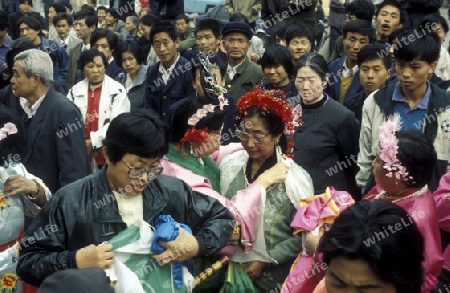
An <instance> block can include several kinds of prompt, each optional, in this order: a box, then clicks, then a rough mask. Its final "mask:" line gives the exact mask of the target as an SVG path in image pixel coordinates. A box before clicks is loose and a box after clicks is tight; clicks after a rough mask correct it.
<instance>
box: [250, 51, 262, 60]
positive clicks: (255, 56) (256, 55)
mask: <svg viewBox="0 0 450 293" xmlns="http://www.w3.org/2000/svg"><path fill="white" fill-rule="evenodd" d="M250 59H251V60H252V61H253V62H258V61H259V59H261V56H259V55H258V54H256V53H251V54H250Z"/></svg>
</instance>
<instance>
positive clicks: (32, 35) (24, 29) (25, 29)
mask: <svg viewBox="0 0 450 293" xmlns="http://www.w3.org/2000/svg"><path fill="white" fill-rule="evenodd" d="M19 31H20V36H21V37H25V38H27V39H29V40H30V41H31V42H32V43H33V44H35V43H36V42H37V39H38V38H39V31H35V30H34V29H32V28H30V27H29V26H28V25H26V24H25V23H23V22H22V23H21V24H20V25H19Z"/></svg>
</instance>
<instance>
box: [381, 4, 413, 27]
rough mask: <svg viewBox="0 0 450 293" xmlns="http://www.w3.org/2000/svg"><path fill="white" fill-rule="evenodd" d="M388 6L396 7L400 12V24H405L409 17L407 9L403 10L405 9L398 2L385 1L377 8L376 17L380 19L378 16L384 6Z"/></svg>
mask: <svg viewBox="0 0 450 293" xmlns="http://www.w3.org/2000/svg"><path fill="white" fill-rule="evenodd" d="M388 5H390V6H394V7H396V8H397V9H398V10H399V11H400V24H404V23H405V22H406V18H407V17H408V15H407V14H406V11H405V9H403V7H402V6H401V5H400V3H398V1H397V0H384V1H383V2H381V3H380V4H378V5H377V6H376V11H375V17H378V14H380V11H381V9H382V8H383V7H384V6H388Z"/></svg>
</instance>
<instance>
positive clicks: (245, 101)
mask: <svg viewBox="0 0 450 293" xmlns="http://www.w3.org/2000/svg"><path fill="white" fill-rule="evenodd" d="M252 106H255V107H257V108H258V109H259V111H260V114H261V115H262V116H265V115H267V113H273V114H275V115H276V116H278V117H280V118H281V121H282V122H283V124H284V131H283V133H284V134H286V135H289V141H288V145H287V149H286V155H287V156H288V157H290V158H292V157H294V155H293V154H292V150H293V147H294V133H295V127H297V126H300V125H301V124H302V118H301V117H302V107H301V105H300V104H299V105H297V106H295V108H292V105H290V104H287V103H286V94H285V93H284V92H282V91H280V90H263V89H260V88H259V87H258V86H256V87H255V88H254V89H253V90H252V91H250V92H248V93H246V94H245V95H244V96H243V97H242V98H240V99H239V100H238V102H237V104H236V108H237V110H238V114H237V116H236V120H238V119H241V118H243V117H247V116H248V112H247V109H248V108H250V107H252Z"/></svg>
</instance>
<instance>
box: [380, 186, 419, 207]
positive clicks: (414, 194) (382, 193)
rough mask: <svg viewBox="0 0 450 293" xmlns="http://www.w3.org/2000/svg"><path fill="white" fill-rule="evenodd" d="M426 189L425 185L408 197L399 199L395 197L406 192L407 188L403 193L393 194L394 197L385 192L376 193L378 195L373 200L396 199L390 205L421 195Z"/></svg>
mask: <svg viewBox="0 0 450 293" xmlns="http://www.w3.org/2000/svg"><path fill="white" fill-rule="evenodd" d="M427 188H428V185H425V186H424V187H422V188H421V189H419V190H417V191H416V192H414V193H411V194H410V195H408V196H405V197H401V198H397V195H399V194H401V193H403V192H405V191H406V190H408V189H409V188H407V189H405V190H403V191H401V192H399V193H397V194H394V195H389V194H388V193H387V192H386V191H384V190H383V191H382V192H380V193H378V194H377V195H376V196H375V199H379V198H396V199H394V200H393V201H392V203H396V202H397V201H400V200H404V199H407V198H410V197H414V196H416V195H419V194H422V193H424V192H425V190H427Z"/></svg>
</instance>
